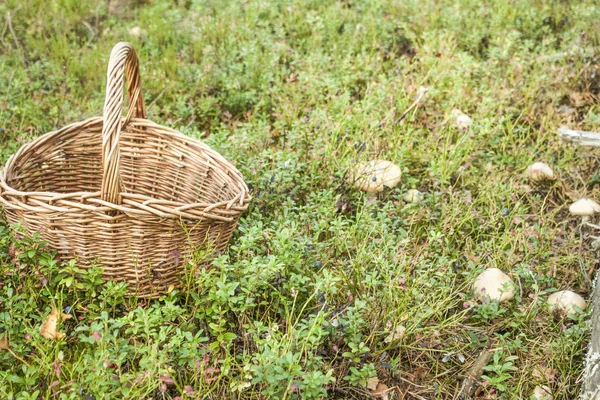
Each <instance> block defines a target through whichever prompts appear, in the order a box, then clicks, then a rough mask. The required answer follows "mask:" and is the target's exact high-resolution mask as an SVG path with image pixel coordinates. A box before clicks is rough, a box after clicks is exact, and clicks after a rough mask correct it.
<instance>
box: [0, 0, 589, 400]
mask: <svg viewBox="0 0 600 400" xmlns="http://www.w3.org/2000/svg"><path fill="white" fill-rule="evenodd" d="M481 3H482V2H480V1H476V0H461V1H438V0H419V1H416V0H406V1H389V0H371V1H368V0H344V1H317V0H291V1H288V2H278V1H208V0H207V1H200V0H181V1H173V2H171V1H142V0H136V1H133V0H130V1H123V0H107V1H103V2H98V1H95V0H60V1H58V0H55V1H39V0H38V1H36V0H7V1H4V2H0V128H1V129H0V143H1V144H0V162H1V163H4V162H5V161H6V160H7V159H8V157H9V156H10V155H11V154H13V153H14V152H16V151H17V149H18V148H19V147H20V146H21V145H22V144H23V143H24V142H27V141H29V140H31V139H32V138H35V137H37V136H39V135H41V134H43V133H45V132H49V131H52V130H55V129H58V128H60V127H62V126H64V125H66V124H69V123H72V122H76V121H80V120H83V119H85V118H88V117H91V116H95V115H100V114H101V112H102V106H103V101H104V91H105V80H106V66H107V62H108V56H109V53H110V50H111V48H112V46H113V45H114V44H115V43H117V42H119V41H130V42H132V43H133V45H134V46H135V48H136V49H137V51H138V55H139V58H140V60H141V77H142V89H143V93H144V96H145V100H146V105H147V107H148V112H149V118H150V119H152V120H154V121H156V122H157V123H160V124H163V125H166V126H169V127H172V128H174V129H177V130H179V131H181V132H182V133H184V134H185V135H188V136H191V137H195V138H198V139H200V140H202V141H204V142H205V143H207V144H209V145H210V146H211V147H213V148H214V149H215V150H217V151H218V152H220V153H221V154H223V155H224V156H225V157H226V158H227V159H229V160H231V161H232V162H233V163H234V164H235V165H236V166H237V167H238V168H239V169H240V171H241V172H242V174H243V175H244V177H245V179H246V181H247V183H248V185H249V186H250V187H251V190H252V196H253V201H252V203H251V206H250V209H249V210H248V212H247V213H246V214H245V215H244V216H243V217H242V219H241V220H240V224H239V229H238V230H237V232H236V233H235V234H234V237H233V238H232V240H231V243H230V248H229V251H228V252H227V253H226V254H223V255H221V256H219V257H218V258H217V259H215V260H214V261H213V263H212V266H211V267H210V268H202V266H200V265H197V263H196V262H195V261H194V260H196V259H197V258H192V259H189V260H183V261H184V262H183V261H182V265H183V264H184V265H185V272H186V274H185V277H184V280H185V282H186V287H185V289H179V290H174V291H172V292H171V293H169V294H167V295H165V296H163V297H161V298H160V299H158V300H154V301H143V300H140V299H135V298H125V297H124V293H125V287H124V286H123V285H122V284H121V285H120V284H115V283H114V282H105V281H104V280H102V279H101V272H102V271H101V269H100V268H92V269H89V270H82V269H80V268H78V266H77V262H76V261H75V262H71V263H60V262H56V260H54V256H53V253H52V251H51V250H49V249H47V248H45V247H44V246H43V243H39V242H38V241H37V240H36V239H31V238H19V237H20V236H17V237H15V235H14V234H12V233H11V231H10V230H9V227H8V226H6V223H5V222H3V223H2V224H4V225H0V398H3V399H35V398H39V399H71V398H77V399H79V398H83V399H94V398H95V399H109V398H124V399H140V398H151V399H163V398H164V399H169V398H173V399H175V398H180V399H195V398H210V399H221V398H240V399H251V398H253V399H264V398H284V399H285V398H289V399H292V398H322V397H325V396H330V397H332V398H340V399H342V398H347V399H352V398H356V399H362V398H372V397H371V396H373V395H376V396H379V398H385V397H386V396H387V398H388V399H454V398H457V397H458V395H459V392H460V388H461V385H462V384H463V381H464V379H465V377H466V376H467V374H468V372H469V370H470V368H471V367H472V365H473V364H474V363H475V361H476V360H477V358H478V357H480V355H481V354H482V353H485V352H486V351H489V352H490V354H491V358H490V359H489V360H488V361H487V362H486V366H485V368H484V370H483V372H482V374H483V376H482V377H479V379H478V380H477V381H476V382H475V389H476V390H475V394H474V396H475V397H476V398H478V399H514V398H519V399H526V398H529V397H530V395H531V394H532V392H533V390H534V387H536V386H540V385H546V386H547V387H548V389H549V390H550V391H551V392H552V394H553V396H554V399H574V398H576V397H577V395H578V393H579V391H580V388H581V374H582V369H583V359H584V355H585V351H586V348H587V341H588V339H589V332H588V323H587V320H588V319H589V309H588V310H586V311H585V312H583V313H581V314H578V315H577V316H576V317H575V318H574V319H568V318H562V317H561V316H558V315H553V314H552V313H550V312H549V311H548V308H547V306H546V300H547V298H548V296H549V295H550V294H551V293H552V292H554V291H556V290H563V289H569V290H572V291H574V292H577V293H579V294H581V295H582V296H583V297H584V298H586V299H589V296H590V293H591V282H590V280H591V279H593V277H594V275H595V270H596V269H597V266H598V265H597V264H598V262H597V253H596V251H595V250H594V246H593V242H594V240H595V239H594V238H593V237H592V236H596V235H597V234H598V232H595V231H594V229H593V228H591V227H589V226H588V225H584V224H582V220H581V218H579V217H573V216H571V215H570V214H569V211H568V207H569V205H570V204H571V203H572V202H573V201H574V200H575V199H577V198H579V197H583V196H586V197H590V198H593V199H596V200H600V189H599V188H598V185H597V184H598V183H600V173H599V171H600V159H599V158H598V152H597V151H594V150H589V149H581V148H576V147H573V146H570V145H567V144H565V143H562V142H561V141H560V140H559V139H558V137H557V128H558V127H560V126H563V125H564V126H568V127H569V128H572V129H587V130H598V129H600V109H599V107H598V95H599V94H600V71H598V61H599V56H600V53H599V47H598V46H599V44H600V42H599V40H600V6H598V5H597V4H596V2H594V1H592V0H585V1H577V2H575V1H541V0H536V1H534V0H529V1H526V0H515V1H511V2H485V3H486V4H481ZM419 94H421V95H422V96H420V98H419ZM423 94H424V95H423ZM417 99H418V101H417V102H416V105H415V106H414V107H413V108H412V109H411V108H410V107H411V105H412V104H413V103H415V101H416V100H417ZM407 110H408V113H406V111H407ZM454 110H460V111H461V112H463V113H464V114H466V115H468V116H469V117H470V118H471V119H472V124H471V125H470V126H468V127H459V126H457V125H456V112H455V111H454ZM596 113H598V114H596ZM373 159H385V160H389V161H391V162H393V163H395V164H397V165H399V166H400V167H401V169H402V171H403V176H402V180H401V183H400V185H398V186H397V187H396V188H394V189H386V190H385V191H383V192H382V193H380V194H379V195H378V196H377V198H376V199H368V196H367V195H366V194H363V193H361V192H358V191H357V190H355V189H354V188H353V187H352V185H351V184H350V183H349V182H348V179H347V176H348V174H346V172H347V171H348V170H349V168H352V167H353V166H354V165H356V163H358V162H362V161H368V160H373ZM536 161H543V162H546V163H548V164H549V165H550V166H551V167H552V168H553V169H554V171H555V173H556V175H557V179H556V180H555V181H551V182H546V183H542V184H533V183H531V182H529V181H528V179H527V178H526V177H525V176H524V175H523V172H524V171H525V169H526V168H527V166H528V165H530V164H531V163H533V162H536ZM409 189H418V190H419V191H421V192H422V193H423V194H424V198H423V200H422V201H421V202H419V203H406V202H404V201H403V200H402V197H403V195H404V194H405V193H406V191H407V190H409ZM590 222H593V223H597V222H598V221H597V220H595V218H592V219H591V220H590ZM490 267H496V268H499V269H501V270H502V271H504V272H505V273H507V274H508V275H509V276H511V278H512V279H513V280H514V281H515V283H516V286H517V290H516V296H515V298H514V299H513V300H512V301H509V302H506V303H502V304H498V303H497V302H495V301H484V300H482V299H478V298H476V297H475V296H474V294H473V291H472V289H471V286H472V284H473V281H474V279H475V277H476V276H477V274H479V273H480V272H481V271H483V270H484V269H486V268H490ZM53 307H56V308H58V309H61V310H63V312H65V313H69V314H71V315H72V316H73V318H71V319H69V320H66V321H65V322H64V323H62V324H60V326H59V330H60V331H62V332H64V333H65V334H66V335H65V337H64V338H63V339H61V340H48V339H46V338H44V337H42V336H41V335H40V327H41V325H42V322H43V321H44V320H45V319H46V316H47V315H48V314H49V313H50V311H51V309H52V308H53ZM394 333H396V334H394ZM7 348H9V349H10V351H9V350H8V349H7ZM378 383H379V388H380V389H381V388H385V387H387V388H388V392H386V393H385V394H379V395H378V394H377V393H375V391H374V390H373V389H372V388H373V387H376V386H377V384H378ZM383 385H385V386H383Z"/></svg>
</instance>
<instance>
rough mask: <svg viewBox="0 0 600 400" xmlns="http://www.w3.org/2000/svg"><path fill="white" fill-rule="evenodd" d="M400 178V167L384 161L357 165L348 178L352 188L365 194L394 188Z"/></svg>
mask: <svg viewBox="0 0 600 400" xmlns="http://www.w3.org/2000/svg"><path fill="white" fill-rule="evenodd" d="M401 177H402V171H401V170H400V167H399V166H397V165H396V164H393V163H391V162H389V161H385V160H372V161H369V162H367V163H362V164H359V165H358V166H357V168H356V169H354V171H352V173H351V176H350V178H351V179H352V182H353V184H354V187H356V188H357V189H358V190H362V191H363V192H367V193H375V192H381V191H383V187H384V186H386V187H389V188H390V189H391V188H394V187H396V185H398V183H399V182H400V178H401Z"/></svg>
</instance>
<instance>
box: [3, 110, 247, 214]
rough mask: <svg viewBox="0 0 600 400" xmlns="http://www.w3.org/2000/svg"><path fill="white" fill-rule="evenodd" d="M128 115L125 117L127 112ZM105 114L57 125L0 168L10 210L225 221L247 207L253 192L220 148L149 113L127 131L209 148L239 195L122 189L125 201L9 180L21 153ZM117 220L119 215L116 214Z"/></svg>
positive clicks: (98, 120)
mask: <svg viewBox="0 0 600 400" xmlns="http://www.w3.org/2000/svg"><path fill="white" fill-rule="evenodd" d="M122 119H123V120H125V117H122ZM103 121H104V119H103V117H92V118H88V119H86V120H84V121H79V122H74V123H71V124H69V125H66V126H64V127H62V128H60V129H58V130H55V131H51V132H47V133H45V134H43V135H41V136H39V137H37V138H35V139H34V140H32V141H30V142H28V143H26V144H24V145H23V146H21V148H20V149H19V150H18V151H17V152H16V153H14V154H12V155H11V156H10V157H9V159H8V160H7V162H6V164H5V165H4V167H3V168H2V170H1V171H0V203H2V204H3V205H4V206H5V207H8V208H11V209H20V210H28V211H33V212H65V213H69V212H80V211H81V210H87V211H95V212H102V213H107V216H108V213H109V212H110V211H118V212H121V213H123V214H126V215H129V216H132V217H139V216H151V215H154V216H158V217H160V218H176V219H179V218H184V219H191V220H202V219H213V220H220V221H223V222H231V221H233V220H234V218H235V217H237V216H239V215H240V214H241V213H243V212H244V211H246V210H247V208H248V205H249V203H250V200H251V199H252V197H251V196H250V194H249V189H248V186H247V185H246V183H245V182H244V179H243V176H242V174H241V172H240V171H239V170H238V169H237V168H236V167H235V166H234V165H233V164H231V162H229V161H228V160H227V159H225V158H224V157H223V156H222V155H221V154H219V153H218V152H217V151H215V150H213V149H212V148H211V147H210V146H208V145H207V144H205V143H203V142H202V141H200V140H198V139H196V138H192V137H189V136H186V135H184V134H182V133H181V132H179V131H177V130H175V129H172V128H169V127H166V126H163V125H160V124H157V123H156V122H154V121H152V120H149V119H146V118H131V119H130V120H129V121H128V123H127V126H126V127H124V129H125V130H127V128H129V127H133V128H150V129H153V130H157V131H159V132H157V133H158V134H159V135H164V136H167V137H171V138H173V139H179V140H181V141H183V142H184V143H185V144H186V145H187V146H191V147H192V148H193V147H196V148H197V150H200V151H202V152H204V153H205V155H206V156H208V157H209V158H210V159H211V160H213V161H215V163H216V165H215V167H217V168H221V169H224V170H226V171H227V172H230V173H227V176H229V177H230V178H231V179H232V183H234V184H236V185H237V188H238V194H237V195H236V196H234V197H233V198H231V199H229V200H224V201H221V202H217V203H207V202H197V203H183V202H176V201H171V200H165V199H160V198H155V197H150V196H147V195H143V194H135V193H128V192H121V196H122V203H121V204H120V205H118V204H114V203H111V202H107V201H104V200H102V197H101V194H100V190H98V191H95V192H87V191H81V192H72V193H61V192H46V191H41V192H23V191H19V190H17V189H15V188H13V187H11V186H10V185H9V184H8V182H7V177H8V175H9V174H10V173H11V172H12V170H13V169H14V168H15V167H16V165H15V163H16V162H17V160H19V159H20V158H21V157H23V156H24V155H26V154H27V153H29V152H30V151H32V150H35V149H36V148H37V147H38V146H40V145H42V144H44V143H45V142H47V141H49V140H52V139H55V138H57V137H58V136H60V135H61V134H64V133H65V132H73V131H77V130H83V129H86V128H90V127H96V125H98V124H103ZM114 218H115V219H118V215H117V216H115V217H114Z"/></svg>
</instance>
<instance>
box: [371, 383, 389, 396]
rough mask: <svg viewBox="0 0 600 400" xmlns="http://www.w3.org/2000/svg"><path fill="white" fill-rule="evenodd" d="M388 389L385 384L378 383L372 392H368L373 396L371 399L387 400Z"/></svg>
mask: <svg viewBox="0 0 600 400" xmlns="http://www.w3.org/2000/svg"><path fill="white" fill-rule="evenodd" d="M389 390H390V389H389V388H388V386H387V385H386V384H385V383H381V382H379V383H378V384H377V387H376V388H375V389H374V390H369V391H370V392H371V394H372V395H373V397H377V398H380V399H383V400H388V398H389V397H388V392H389Z"/></svg>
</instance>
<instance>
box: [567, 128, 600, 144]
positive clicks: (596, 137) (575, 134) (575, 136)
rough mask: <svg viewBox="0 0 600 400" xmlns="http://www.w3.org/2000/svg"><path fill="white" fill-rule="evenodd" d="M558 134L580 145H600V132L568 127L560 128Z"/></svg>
mask: <svg viewBox="0 0 600 400" xmlns="http://www.w3.org/2000/svg"><path fill="white" fill-rule="evenodd" d="M558 136H559V137H560V138H561V139H562V140H564V141H565V142H569V143H573V144H576V145H578V146H585V147H600V133H598V132H587V131H574V130H572V129H568V128H558Z"/></svg>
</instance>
